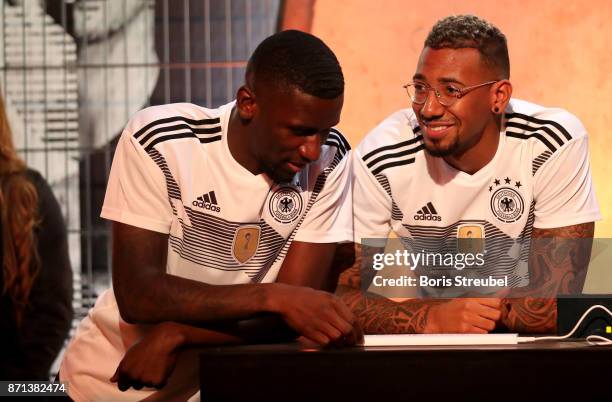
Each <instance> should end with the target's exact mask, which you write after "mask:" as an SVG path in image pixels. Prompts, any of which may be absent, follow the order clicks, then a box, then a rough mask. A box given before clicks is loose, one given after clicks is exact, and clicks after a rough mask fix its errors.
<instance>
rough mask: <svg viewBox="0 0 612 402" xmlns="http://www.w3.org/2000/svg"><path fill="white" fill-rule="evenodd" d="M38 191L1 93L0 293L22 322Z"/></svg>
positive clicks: (33, 262)
mask: <svg viewBox="0 0 612 402" xmlns="http://www.w3.org/2000/svg"><path fill="white" fill-rule="evenodd" d="M37 210H38V194H37V192H36V188H35V187H34V184H33V183H32V182H31V181H30V180H28V178H27V176H26V164H25V162H24V161H23V160H22V159H21V158H19V156H18V155H17V152H16V151H15V147H14V146H13V141H12V138H11V129H10V126H9V122H8V118H7V116H6V111H5V108H4V102H3V101H2V97H1V96H0V226H1V227H2V277H3V281H2V282H3V287H2V296H5V295H6V296H8V297H9V299H10V300H11V301H12V306H13V312H14V317H13V319H14V320H15V322H16V324H17V326H20V325H21V322H22V320H23V315H24V312H25V309H26V306H27V303H28V299H29V296H30V291H31V290H32V284H33V282H34V279H35V278H36V275H37V274H38V269H39V264H38V254H37V252H36V239H35V234H34V230H35V227H36V225H37V224H38V213H37Z"/></svg>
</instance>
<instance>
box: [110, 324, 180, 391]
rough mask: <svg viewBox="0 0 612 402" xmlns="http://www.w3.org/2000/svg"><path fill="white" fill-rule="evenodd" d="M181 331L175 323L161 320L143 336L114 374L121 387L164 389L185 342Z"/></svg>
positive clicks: (124, 388) (113, 377)
mask: <svg viewBox="0 0 612 402" xmlns="http://www.w3.org/2000/svg"><path fill="white" fill-rule="evenodd" d="M181 343H182V340H181V339H180V332H179V331H178V330H175V329H174V327H173V323H171V322H167V323H161V324H158V325H156V326H155V327H153V328H152V329H151V332H149V333H148V334H147V335H146V336H145V337H144V338H142V340H140V341H139V342H137V343H136V344H134V345H132V347H130V349H128V351H127V352H126V354H125V356H124V357H123V360H121V363H119V367H117V371H115V374H114V375H113V376H112V377H111V379H110V381H111V382H116V383H117V386H118V387H119V389H120V390H121V391H127V390H128V389H129V388H130V387H132V388H134V389H142V388H143V387H149V388H157V389H161V388H163V387H164V386H165V385H166V382H167V380H168V377H170V374H171V373H172V370H174V366H175V364H176V352H177V351H178V348H179V346H180V345H181Z"/></svg>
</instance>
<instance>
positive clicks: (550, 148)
mask: <svg viewBox="0 0 612 402" xmlns="http://www.w3.org/2000/svg"><path fill="white" fill-rule="evenodd" d="M504 117H505V127H506V136H507V137H510V138H518V139H521V140H529V139H532V138H533V139H536V140H538V141H540V142H541V143H542V144H544V146H545V147H546V148H547V150H546V151H544V152H542V153H541V154H539V155H538V156H537V157H536V158H534V160H533V161H532V174H533V175H534V176H535V174H536V173H537V171H538V169H539V168H540V167H541V166H542V165H543V164H544V162H546V161H547V160H548V159H549V158H550V157H551V156H552V155H553V154H554V153H555V152H557V151H558V150H559V149H560V148H561V147H562V146H563V145H565V144H566V143H567V142H568V141H570V140H571V139H572V136H571V135H570V133H569V132H568V130H567V129H565V128H564V127H563V126H562V125H561V124H559V123H558V122H556V121H553V120H542V119H538V118H536V117H533V116H529V115H526V114H522V113H507V114H506V115H505V116H504Z"/></svg>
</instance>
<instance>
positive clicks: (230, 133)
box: [227, 106, 261, 174]
mask: <svg viewBox="0 0 612 402" xmlns="http://www.w3.org/2000/svg"><path fill="white" fill-rule="evenodd" d="M249 141H250V138H249V135H248V131H247V127H246V125H245V124H244V123H243V122H242V121H241V120H240V116H239V115H238V111H237V110H236V107H235V106H234V107H233V108H232V111H231V113H230V118H229V123H228V125H227V146H228V147H229V151H230V153H231V154H232V157H233V158H234V159H235V160H236V162H238V163H239V164H241V165H242V166H243V167H244V168H245V169H247V170H248V171H249V172H251V173H253V174H259V173H261V169H260V168H259V164H258V163H257V160H256V159H255V158H254V157H253V156H251V155H250V151H249Z"/></svg>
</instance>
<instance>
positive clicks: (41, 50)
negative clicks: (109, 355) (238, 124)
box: [0, 0, 281, 321]
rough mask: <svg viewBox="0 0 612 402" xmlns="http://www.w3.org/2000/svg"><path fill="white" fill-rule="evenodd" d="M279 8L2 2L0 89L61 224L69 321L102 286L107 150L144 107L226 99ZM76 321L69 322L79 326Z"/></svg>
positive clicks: (272, 3)
mask: <svg viewBox="0 0 612 402" xmlns="http://www.w3.org/2000/svg"><path fill="white" fill-rule="evenodd" d="M280 3H281V1H280V0H0V45H1V46H2V49H1V50H0V86H1V87H2V96H3V98H4V99H5V102H6V105H7V112H8V115H9V120H10V122H11V126H12V130H13V135H14V142H15V146H16V147H17V148H18V150H19V152H20V154H21V155H22V156H23V158H24V159H25V160H26V161H27V163H28V164H29V165H30V166H31V167H32V168H34V169H36V170H38V171H40V172H41V173H42V174H43V175H44V176H45V177H46V178H47V180H48V181H49V183H50V184H51V186H52V189H53V191H54V192H55V195H56V197H57V198H58V200H59V202H60V205H61V207H62V211H63V213H64V217H65V219H66V223H67V227H68V232H69V244H70V257H71V261H72V267H73V271H74V273H75V302H74V303H75V311H76V313H77V315H76V320H80V319H81V318H82V317H83V316H84V315H85V314H86V312H87V309H88V308H89V307H90V306H91V305H92V303H93V302H94V301H95V298H96V297H97V294H98V293H99V292H100V291H101V290H102V289H104V288H106V287H108V286H110V253H109V250H110V236H109V225H108V224H107V223H106V222H104V221H102V220H101V219H100V218H99V212H100V207H101V204H102V201H103V197H104V191H105V187H106V180H107V177H108V172H109V170H110V166H111V161H112V155H113V152H114V144H115V143H116V139H117V137H118V136H119V135H120V133H121V130H122V128H123V126H124V125H125V124H126V123H127V121H128V119H129V117H130V116H131V115H132V114H133V113H135V112H136V111H138V110H139V109H142V108H144V107H146V106H149V105H155V104H161V103H169V102H193V103H196V104H199V105H202V106H205V107H216V106H219V105H221V104H224V103H227V102H229V101H230V100H232V99H233V97H234V94H235V92H236V90H237V88H238V87H239V85H241V84H242V80H243V76H244V70H245V67H246V61H247V59H248V56H249V55H250V53H251V52H252V51H253V50H254V48H255V47H256V46H257V45H258V44H259V43H260V42H261V40H263V39H264V38H265V37H267V36H268V35H270V34H272V33H273V32H275V31H276V29H277V26H278V15H279V10H280V9H281V4H280ZM76 320H75V321H76Z"/></svg>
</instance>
